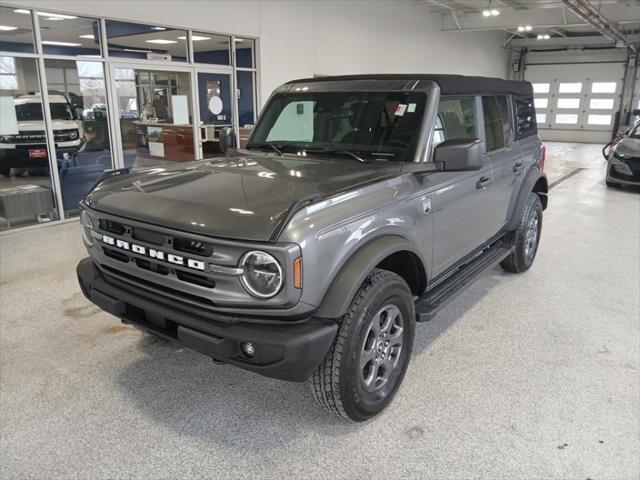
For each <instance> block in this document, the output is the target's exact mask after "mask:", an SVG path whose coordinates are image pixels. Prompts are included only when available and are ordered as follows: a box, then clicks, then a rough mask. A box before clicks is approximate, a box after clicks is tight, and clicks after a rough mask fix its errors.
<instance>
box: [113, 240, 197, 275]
mask: <svg viewBox="0 0 640 480" xmlns="http://www.w3.org/2000/svg"><path fill="white" fill-rule="evenodd" d="M102 241H103V242H104V243H106V244H107V245H110V246H112V247H116V248H119V249H121V250H128V251H130V252H133V253H137V254H138V255H144V256H145V257H149V258H153V259H155V260H161V261H165V262H168V263H172V264H174V265H181V266H183V267H188V268H192V269H194V270H200V271H204V270H205V264H204V262H202V261H200V260H196V259H194V258H186V257H183V256H182V255H175V254H173V253H166V252H163V251H161V250H156V249H155V248H149V247H145V246H143V245H137V244H135V243H131V242H128V241H126V240H120V239H119V238H113V237H110V236H109V235H104V234H103V235H102Z"/></svg>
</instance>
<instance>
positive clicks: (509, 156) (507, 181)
mask: <svg viewBox="0 0 640 480" xmlns="http://www.w3.org/2000/svg"><path fill="white" fill-rule="evenodd" d="M510 98H511V97H510V96H508V95H485V96H483V97H482V110H483V113H484V122H483V123H484V138H485V145H486V149H487V160H488V161H489V163H490V164H491V170H492V171H493V188H492V190H491V196H492V199H493V202H494V209H493V212H492V216H491V217H490V216H489V215H487V219H488V220H487V221H488V223H489V233H490V235H495V234H496V233H498V231H500V229H501V228H502V227H503V226H504V224H505V223H506V222H507V218H508V210H509V205H510V203H511V197H512V195H513V194H514V192H515V191H516V189H517V185H518V180H519V179H520V178H522V177H523V176H524V171H525V165H524V163H523V160H522V158H521V155H520V150H519V149H517V148H516V147H515V146H514V127H513V123H512V121H511V118H513V115H512V112H511V110H512V105H511V101H510Z"/></svg>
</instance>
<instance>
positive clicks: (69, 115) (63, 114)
mask: <svg viewBox="0 0 640 480" xmlns="http://www.w3.org/2000/svg"><path fill="white" fill-rule="evenodd" d="M49 105H50V106H51V119H52V120H74V119H75V116H74V114H73V110H72V109H71V106H70V105H69V104H68V103H61V102H56V103H50V104H49ZM16 118H17V119H18V121H19V122H28V121H31V120H42V105H41V104H40V103H36V102H33V103H22V104H19V105H16Z"/></svg>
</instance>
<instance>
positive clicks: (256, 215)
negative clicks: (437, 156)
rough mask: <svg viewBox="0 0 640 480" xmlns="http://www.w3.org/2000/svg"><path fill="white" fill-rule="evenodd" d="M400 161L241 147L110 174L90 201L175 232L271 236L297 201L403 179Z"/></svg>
mask: <svg viewBox="0 0 640 480" xmlns="http://www.w3.org/2000/svg"><path fill="white" fill-rule="evenodd" d="M400 165H401V164H391V163H386V164H385V163H382V164H381V163H374V162H371V163H360V162H358V161H357V160H354V159H350V158H342V157H340V158H336V159H330V160H327V159H326V158H322V159H311V158H301V157H298V156H293V155H284V156H282V157H278V156H275V155H271V154H265V153H255V152H251V153H250V152H246V151H241V152H237V153H234V154H233V155H232V156H229V157H225V158H220V159H214V160H200V161H196V162H190V163H186V164H184V163H183V164H180V166H178V167H173V166H172V167H168V168H161V167H159V168H155V169H151V170H145V171H140V172H134V173H132V174H129V175H124V176H117V177H112V178H110V179H107V180H106V181H104V182H103V183H102V184H100V185H99V186H98V187H96V188H95V189H94V190H93V191H92V192H91V193H90V194H89V195H88V196H87V199H86V203H87V205H88V206H89V207H91V208H93V209H95V210H98V211H102V212H106V213H111V214H113V215H117V216H121V217H126V218H130V219H134V220H139V221H141V222H145V223H150V224H155V225H160V226H164V227H168V228H174V229H177V230H182V231H188V232H193V233H198V234H202V235H210V236H216V237H227V238H236V239H244V240H257V241H267V240H269V239H270V238H271V236H272V234H273V233H274V231H275V230H276V229H277V228H278V226H279V225H280V224H281V223H282V222H283V221H284V220H285V218H286V216H287V214H288V212H289V210H290V208H291V206H292V205H293V204H294V203H296V202H298V201H300V200H303V199H306V198H309V197H312V196H318V198H325V197H328V196H330V195H333V194H335V193H338V192H341V191H346V190H349V189H353V188H356V187H357V186H359V185H363V184H366V183H370V182H373V181H378V180H382V179H384V178H389V177H392V176H397V175H398V174H399V173H400V169H401V167H400Z"/></svg>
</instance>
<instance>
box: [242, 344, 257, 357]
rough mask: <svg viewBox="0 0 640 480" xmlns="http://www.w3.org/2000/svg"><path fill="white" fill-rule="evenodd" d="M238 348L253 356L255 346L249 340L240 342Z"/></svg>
mask: <svg viewBox="0 0 640 480" xmlns="http://www.w3.org/2000/svg"><path fill="white" fill-rule="evenodd" d="M240 350H242V353H244V354H245V355H246V356H247V357H249V358H251V357H253V356H254V355H255V353H256V347H254V346H253V343H251V342H244V343H241V344H240Z"/></svg>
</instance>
